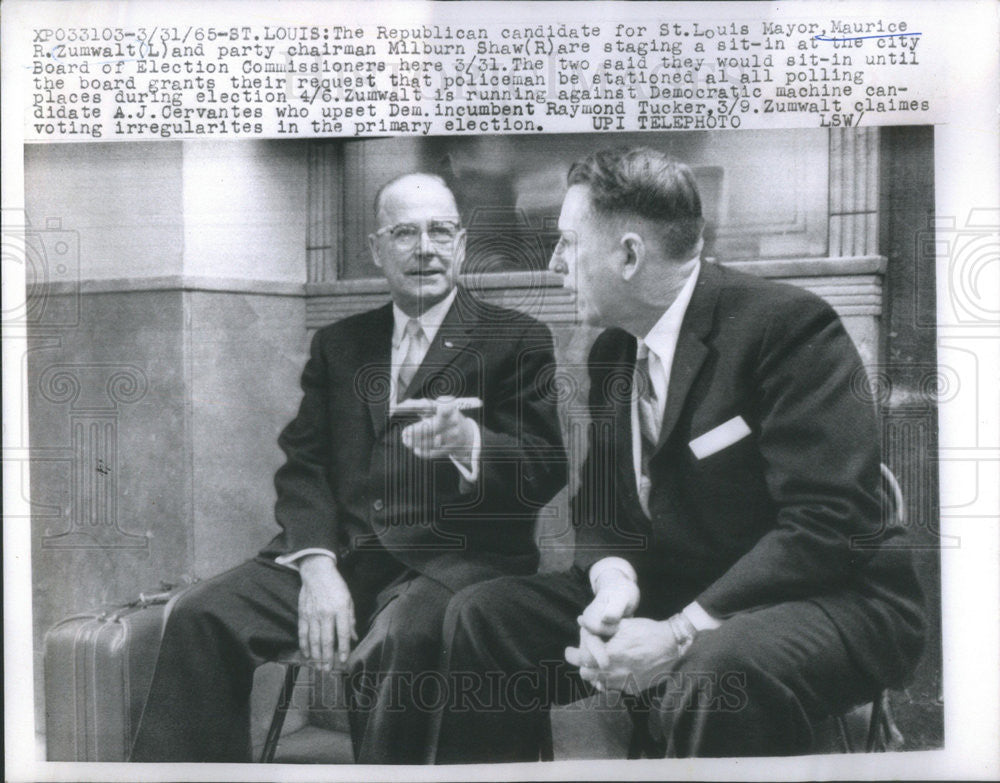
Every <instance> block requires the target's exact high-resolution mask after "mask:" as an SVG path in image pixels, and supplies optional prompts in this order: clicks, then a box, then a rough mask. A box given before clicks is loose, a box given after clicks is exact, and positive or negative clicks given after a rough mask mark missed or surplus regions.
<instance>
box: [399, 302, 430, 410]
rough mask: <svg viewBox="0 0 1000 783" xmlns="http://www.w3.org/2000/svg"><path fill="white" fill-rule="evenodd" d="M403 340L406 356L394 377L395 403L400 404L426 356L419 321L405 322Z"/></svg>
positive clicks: (414, 319)
mask: <svg viewBox="0 0 1000 783" xmlns="http://www.w3.org/2000/svg"><path fill="white" fill-rule="evenodd" d="M404 338H405V339H406V340H407V345H406V356H404V357H403V361H402V363H401V364H400V365H399V375H397V376H396V402H402V401H403V397H404V396H405V394H406V392H407V389H408V388H409V386H410V383H411V382H412V381H413V376H414V375H416V374H417V370H418V369H420V363H421V362H422V361H423V360H424V356H425V355H426V354H427V335H425V334H424V330H423V328H422V327H421V326H420V321H418V320H417V319H416V318H411V319H410V320H409V321H407V322H406V332H405V335H404Z"/></svg>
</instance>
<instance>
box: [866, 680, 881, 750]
mask: <svg viewBox="0 0 1000 783" xmlns="http://www.w3.org/2000/svg"><path fill="white" fill-rule="evenodd" d="M885 699H886V694H885V692H884V691H883V692H882V693H880V694H879V695H878V696H877V697H876V699H875V701H873V702H872V717H871V720H870V721H869V723H868V739H867V741H866V742H865V751H866V752H868V753H873V752H875V751H876V750H885V738H884V736H883V734H882V723H883V717H884V704H885Z"/></svg>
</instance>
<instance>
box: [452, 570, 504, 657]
mask: <svg viewBox="0 0 1000 783" xmlns="http://www.w3.org/2000/svg"><path fill="white" fill-rule="evenodd" d="M506 581H507V580H506V578H500V579H493V580H491V581H488V582H480V583H478V584H474V585H470V586H469V587H466V588H464V589H462V590H460V591H459V592H457V593H456V594H455V595H454V596H452V599H451V601H449V602H448V608H447V610H446V611H445V617H444V634H445V639H446V640H450V641H452V642H453V643H454V642H456V641H457V642H461V641H462V640H466V639H469V638H475V639H482V638H483V636H484V634H485V635H488V634H489V633H490V632H491V631H492V630H493V629H494V628H495V627H496V623H495V611H496V608H497V601H498V600H499V597H500V596H503V594H504V583H505V582H506Z"/></svg>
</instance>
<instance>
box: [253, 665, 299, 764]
mask: <svg viewBox="0 0 1000 783" xmlns="http://www.w3.org/2000/svg"><path fill="white" fill-rule="evenodd" d="M298 674H299V666H298V664H294V663H289V664H286V665H285V681H284V683H282V686H281V693H279V694H278V703H277V704H276V705H275V707H274V715H272V716H271V726H270V728H269V729H268V730H267V739H266V740H264V747H263V748H262V749H261V752H260V763H261V764H270V763H271V762H272V761H274V754H275V752H276V751H277V750H278V740H279V739H281V728H282V727H283V726H284V725H285V715H286V714H287V713H288V707H289V705H290V704H291V703H292V696H293V695H294V693H295V679H296V677H298Z"/></svg>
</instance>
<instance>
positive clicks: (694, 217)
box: [567, 147, 705, 259]
mask: <svg viewBox="0 0 1000 783" xmlns="http://www.w3.org/2000/svg"><path fill="white" fill-rule="evenodd" d="M567 181H568V184H569V185H571V186H572V185H586V186H587V187H588V188H589V189H590V201H591V204H592V206H593V208H594V210H596V211H597V212H598V213H600V214H604V215H615V216H626V215H636V216H638V217H641V218H645V219H647V220H650V221H655V222H656V223H657V224H659V225H660V227H661V232H660V236H661V240H662V242H663V249H664V251H665V253H666V254H667V255H668V256H669V257H671V258H685V259H686V258H687V257H690V255H691V254H692V253H694V251H695V249H696V248H697V245H698V240H699V239H700V238H701V232H702V229H703V228H704V225H705V221H704V219H703V218H702V214H701V196H700V195H698V185H697V183H696V182H695V179H694V174H692V173H691V169H690V168H688V167H687V166H686V165H684V164H683V163H681V162H680V161H677V160H674V159H673V158H671V157H670V156H669V155H666V154H664V153H662V152H659V151H657V150H654V149H651V148H649V147H621V148H617V149H606V150H600V151H598V152H594V153H591V154H590V155H588V156H587V157H585V158H581V159H580V160H578V161H577V162H576V163H574V164H573V165H572V166H571V167H570V170H569V175H568V176H567Z"/></svg>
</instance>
